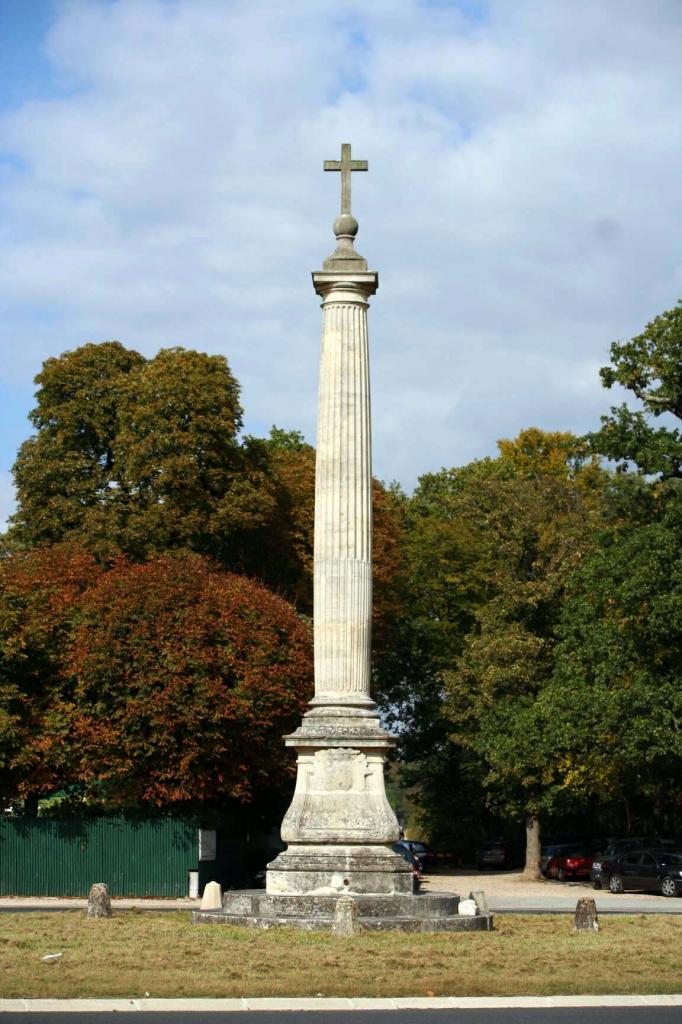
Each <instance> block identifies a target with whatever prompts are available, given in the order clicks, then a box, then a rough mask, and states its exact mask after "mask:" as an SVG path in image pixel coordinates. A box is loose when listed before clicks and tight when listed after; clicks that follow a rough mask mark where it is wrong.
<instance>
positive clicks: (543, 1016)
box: [0, 1006, 681, 1024]
mask: <svg viewBox="0 0 682 1024" xmlns="http://www.w3.org/2000/svg"><path fill="white" fill-rule="evenodd" d="M196 1012H199V1013H201V1020H202V1022H203V1021H207V1022H208V1024H270V1022H272V1021H276V1022H277V1024H345V1022H346V1021H352V1022H354V1024H389V1022H393V1024H587V1022H589V1024H680V1018H681V1010H680V1007H679V1006H636V1007H634V1006H633V1007H629V1006H628V1007H623V1006H608V1007H607V1006H589V1007H587V1006H582V1007H570V1008H568V1007H561V1008H546V1007H542V1008H537V1009H536V1008H533V1009H530V1008H524V1009H517V1008H509V1009H480V1010H424V1009H419V1010H353V1011H347V1010H330V1011H322V1012H320V1011H316V1010H305V1011H299V1012H290V1011H286V1010H277V1011H274V1010H267V1011H259V1010H249V1011H246V1012H244V1011H238V1012H236V1013H231V1012H225V1013H211V1012H206V1011H203V1010H202V1011H196ZM196 1012H194V1013H193V1012H189V1013H188V1012H186V1011H180V1010H178V1011H172V1012H168V1013H158V1012H154V1011H145V1012H144V1014H143V1018H142V1019H143V1021H146V1022H147V1021H148V1022H149V1024H196ZM0 1019H2V1024H26V1020H27V1016H26V1012H25V1011H24V1012H19V1013H13V1012H11V1011H10V1012H7V1013H4V1014H3V1015H2V1018H0ZM29 1020H30V1021H31V1022H32V1024H102V1013H98V1012H95V1013H71V1012H57V1013H45V1012H40V1011H35V1012H30V1014H29ZM116 1022H117V1024H140V1013H139V1011H135V1012H132V1013H125V1012H117V1013H116Z"/></svg>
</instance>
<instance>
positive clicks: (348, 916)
mask: <svg viewBox="0 0 682 1024" xmlns="http://www.w3.org/2000/svg"><path fill="white" fill-rule="evenodd" d="M359 931H360V925H359V924H358V906H357V903H356V902H355V900H354V899H353V897H352V896H346V895H344V896H339V898H338V900H337V901H336V908H335V910H334V920H333V922H332V932H333V933H334V935H357V933H358V932H359Z"/></svg>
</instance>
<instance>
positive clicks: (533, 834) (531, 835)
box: [523, 811, 540, 878]
mask: <svg viewBox="0 0 682 1024" xmlns="http://www.w3.org/2000/svg"><path fill="white" fill-rule="evenodd" d="M523 877H524V878H540V818H539V817H538V815H537V814H536V813H535V812H534V811H526V866H525V868H524V869H523Z"/></svg>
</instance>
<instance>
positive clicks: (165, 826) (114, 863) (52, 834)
mask: <svg viewBox="0 0 682 1024" xmlns="http://www.w3.org/2000/svg"><path fill="white" fill-rule="evenodd" d="M198 867H199V865H198V850H197V824H196V822H192V821H180V820H177V819H172V818H159V819H146V820H141V821H135V820H128V819H125V818H92V819H63V820H58V819H51V818H5V819H0V896H87V894H88V892H89V891H90V886H91V885H92V884H93V882H106V884H107V885H108V886H109V892H110V893H111V895H112V896H175V897H179V896H186V895H187V872H188V871H190V870H197V869H198Z"/></svg>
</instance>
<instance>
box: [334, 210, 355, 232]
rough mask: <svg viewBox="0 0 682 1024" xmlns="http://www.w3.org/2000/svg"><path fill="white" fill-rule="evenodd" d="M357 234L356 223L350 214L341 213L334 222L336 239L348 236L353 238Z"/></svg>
mask: <svg viewBox="0 0 682 1024" xmlns="http://www.w3.org/2000/svg"><path fill="white" fill-rule="evenodd" d="M357 233H358V222H357V221H356V219H355V217H354V216H353V214H352V213H342V214H341V215H340V216H338V217H337V218H336V220H335V221H334V234H335V235H336V237H337V238H339V237H340V236H341V235H346V236H348V235H350V237H351V238H355V236H356V235H357Z"/></svg>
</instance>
